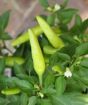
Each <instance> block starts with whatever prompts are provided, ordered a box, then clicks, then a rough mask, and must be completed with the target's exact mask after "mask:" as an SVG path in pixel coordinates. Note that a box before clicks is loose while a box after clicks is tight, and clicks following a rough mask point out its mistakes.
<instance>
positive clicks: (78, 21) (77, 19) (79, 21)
mask: <svg viewBox="0 0 88 105" xmlns="http://www.w3.org/2000/svg"><path fill="white" fill-rule="evenodd" d="M75 25H77V26H81V25H82V19H81V17H80V16H79V15H76V17H75Z"/></svg>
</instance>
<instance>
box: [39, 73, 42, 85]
mask: <svg viewBox="0 0 88 105" xmlns="http://www.w3.org/2000/svg"><path fill="white" fill-rule="evenodd" d="M39 84H40V87H42V76H41V75H40V76H39Z"/></svg>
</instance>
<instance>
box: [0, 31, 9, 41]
mask: <svg viewBox="0 0 88 105" xmlns="http://www.w3.org/2000/svg"><path fill="white" fill-rule="evenodd" d="M0 39H1V40H10V39H11V36H10V35H9V34H8V33H7V32H3V33H1V32H0Z"/></svg>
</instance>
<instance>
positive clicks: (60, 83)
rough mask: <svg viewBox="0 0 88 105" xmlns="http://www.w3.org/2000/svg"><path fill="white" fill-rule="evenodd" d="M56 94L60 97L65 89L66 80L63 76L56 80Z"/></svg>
mask: <svg viewBox="0 0 88 105" xmlns="http://www.w3.org/2000/svg"><path fill="white" fill-rule="evenodd" d="M55 88H56V94H57V95H58V96H60V95H62V94H63V93H64V91H65V88H66V80H65V78H64V77H63V76H60V77H58V78H57V79H56V82H55Z"/></svg>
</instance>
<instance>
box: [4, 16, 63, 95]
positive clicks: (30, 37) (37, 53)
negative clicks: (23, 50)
mask: <svg viewBox="0 0 88 105" xmlns="http://www.w3.org/2000/svg"><path fill="white" fill-rule="evenodd" d="M36 20H37V22H38V24H39V25H37V26H34V27H33V28H31V29H28V31H27V32H25V33H24V34H23V35H22V36H19V37H18V38H16V39H15V40H13V41H12V46H13V47H15V46H17V45H20V44H22V43H24V42H26V41H30V46H31V53H32V59H33V66H34V70H35V72H36V73H37V75H38V77H39V83H40V86H41V87H42V77H43V74H44V72H45V68H46V65H45V58H44V56H43V52H42V49H41V47H40V44H39V41H38V36H40V35H41V34H42V33H44V35H45V37H46V38H47V39H48V41H49V42H50V44H51V45H52V46H45V48H44V52H47V51H46V50H47V49H51V51H50V52H48V53H54V52H56V51H57V50H58V49H61V48H62V47H64V43H63V41H62V39H61V38H60V37H59V36H58V35H57V33H56V32H55V30H54V29H55V28H52V27H51V26H50V25H49V24H48V23H47V22H46V21H45V20H44V19H43V18H42V17H41V16H37V17H36ZM11 59H13V60H11ZM8 61H9V62H8ZM14 61H15V62H16V63H18V64H23V63H24V60H23V59H22V58H11V57H10V59H9V57H8V58H7V65H10V66H12V65H13V64H14ZM19 91H20V90H19V89H17V88H16V89H12V90H9V89H7V90H2V94H13V93H14V94H17V93H19Z"/></svg>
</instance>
